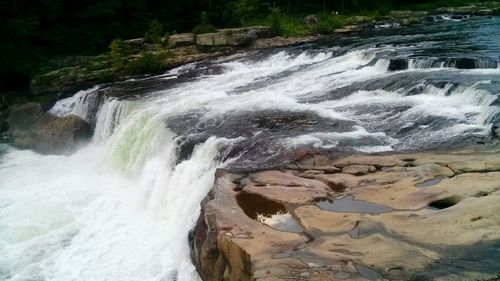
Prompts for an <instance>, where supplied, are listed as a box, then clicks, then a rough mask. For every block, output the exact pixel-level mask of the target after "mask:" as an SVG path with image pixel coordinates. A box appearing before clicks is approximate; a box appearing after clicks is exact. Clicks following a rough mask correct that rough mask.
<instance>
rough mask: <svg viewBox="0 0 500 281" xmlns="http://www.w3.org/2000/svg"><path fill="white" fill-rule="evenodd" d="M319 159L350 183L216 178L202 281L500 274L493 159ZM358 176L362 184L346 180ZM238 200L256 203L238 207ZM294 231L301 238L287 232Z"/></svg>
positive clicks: (199, 236) (498, 193) (498, 190)
mask: <svg viewBox="0 0 500 281" xmlns="http://www.w3.org/2000/svg"><path fill="white" fill-rule="evenodd" d="M315 159H319V160H318V161H317V162H318V164H321V165H327V164H328V163H335V164H336V165H341V166H342V167H343V172H342V173H336V174H326V173H324V171H323V170H322V168H319V167H315V166H314V163H313V167H312V168H314V169H309V170H306V171H304V170H300V168H299V167H300V165H298V166H295V169H296V170H293V169H292V170H287V171H263V172H256V173H248V174H244V175H233V174H231V173H228V172H224V171H219V172H218V174H217V178H216V182H215V185H214V188H213V190H212V192H211V193H210V195H209V197H207V199H206V200H205V201H204V202H203V203H202V206H203V210H204V212H203V213H202V215H201V216H200V219H199V221H198V224H197V226H196V228H195V229H194V231H193V237H192V241H193V243H192V244H193V256H194V260H195V264H196V265H197V267H198V269H199V271H200V272H201V274H202V276H203V278H204V280H318V281H319V280H340V279H341V278H342V280H366V279H371V280H382V279H384V280H409V279H415V278H417V277H418V278H424V279H429V280H440V279H442V278H445V277H446V278H448V279H446V278H445V279H442V280H459V279H460V278H461V277H464V276H466V279H467V280H486V279H488V278H494V277H495V276H496V275H497V274H498V271H499V269H498V268H495V267H494V266H493V267H492V266H491V265H493V264H496V263H497V262H498V260H499V258H500V253H499V252H498V251H496V252H495V251H491V249H498V245H499V244H500V242H499V241H500V215H499V214H500V171H496V170H495V169H497V168H498V166H497V164H498V163H497V161H498V160H499V159H500V154H499V153H498V151H491V152H490V154H487V155H486V154H483V153H479V152H478V153H475V152H468V153H453V152H450V153H447V154H431V153H415V154H400V155H388V156H362V155H359V156H351V157H345V158H342V159H337V160H335V161H331V160H330V159H328V158H318V157H316V156H315ZM375 163H378V165H379V166H378V167H379V169H378V170H377V169H375V168H374V166H373V164H375ZM485 167H486V168H485ZM289 168H293V166H291V167H289ZM308 168H311V167H308ZM350 170H351V171H350ZM354 170H356V171H357V170H359V171H362V173H361V174H359V173H354V174H358V175H357V176H355V175H353V174H351V173H345V172H355V171H354ZM455 171H461V173H458V174H457V173H455ZM301 175H307V178H301ZM233 182H237V183H238V185H236V184H235V183H233ZM236 187H237V188H236ZM334 187H337V190H334ZM340 187H342V188H340ZM241 194H251V196H250V197H249V198H253V200H257V201H252V202H246V201H243V202H242V201H238V199H237V198H240V200H241V198H243V197H241ZM245 198H246V197H245ZM258 198H261V199H258ZM245 200H246V199H245ZM259 200H260V201H259ZM245 202H246V203H245ZM259 202H260V203H259ZM272 202H275V203H272ZM250 203H251V204H250ZM274 205H276V206H279V207H277V208H274V209H273V207H272V206H274ZM378 209H380V211H377V210H378ZM290 221H293V222H295V223H296V224H297V225H298V226H299V229H300V231H299V232H298V233H297V231H296V229H294V230H293V231H292V230H291V229H290V230H287V228H286V227H283V225H286V224H287V223H289V222H290ZM482 253H483V254H482ZM436 265H439V266H438V267H436ZM478 268H480V269H481V270H478ZM449 278H451V279H449Z"/></svg>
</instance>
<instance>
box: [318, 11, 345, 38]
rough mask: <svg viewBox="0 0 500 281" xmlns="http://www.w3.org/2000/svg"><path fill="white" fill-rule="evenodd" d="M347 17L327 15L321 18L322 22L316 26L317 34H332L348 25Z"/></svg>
mask: <svg viewBox="0 0 500 281" xmlns="http://www.w3.org/2000/svg"><path fill="white" fill-rule="evenodd" d="M346 20H347V18H346V17H345V16H333V15H325V16H322V17H320V21H319V22H318V23H317V24H316V32H317V33H319V34H332V33H333V32H334V31H335V29H337V28H340V27H342V26H344V25H345V24H346Z"/></svg>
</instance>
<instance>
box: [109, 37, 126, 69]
mask: <svg viewBox="0 0 500 281" xmlns="http://www.w3.org/2000/svg"><path fill="white" fill-rule="evenodd" d="M130 53H131V51H130V48H129V47H128V46H127V45H126V44H125V42H124V41H123V40H122V39H120V38H117V39H115V40H113V41H111V44H110V45H109V59H110V61H111V65H112V66H113V67H114V68H122V67H123V66H124V65H125V63H126V58H127V57H128V56H129V55H130Z"/></svg>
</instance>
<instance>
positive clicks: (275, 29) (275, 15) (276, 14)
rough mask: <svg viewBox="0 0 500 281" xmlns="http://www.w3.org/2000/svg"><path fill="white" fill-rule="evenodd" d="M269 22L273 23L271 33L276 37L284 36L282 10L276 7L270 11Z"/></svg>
mask: <svg viewBox="0 0 500 281" xmlns="http://www.w3.org/2000/svg"><path fill="white" fill-rule="evenodd" d="M269 11H270V13H269V21H270V22H271V24H270V26H271V33H272V34H274V35H282V34H283V27H282V25H283V22H284V19H283V15H282V14H281V10H280V8H278V7H276V6H274V7H272V8H270V9H269Z"/></svg>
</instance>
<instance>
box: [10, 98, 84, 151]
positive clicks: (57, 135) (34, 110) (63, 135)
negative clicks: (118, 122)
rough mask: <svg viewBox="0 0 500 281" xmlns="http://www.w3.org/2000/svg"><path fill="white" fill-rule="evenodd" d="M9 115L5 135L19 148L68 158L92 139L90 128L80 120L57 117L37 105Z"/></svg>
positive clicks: (23, 106) (15, 109) (14, 111)
mask: <svg viewBox="0 0 500 281" xmlns="http://www.w3.org/2000/svg"><path fill="white" fill-rule="evenodd" d="M9 111H10V114H9V118H8V119H7V123H8V124H9V130H8V131H7V132H6V134H7V135H8V136H9V137H11V138H12V142H13V145H14V146H16V147H19V148H23V149H33V150H35V151H37V152H40V153H44V154H67V153H70V152H72V151H74V150H75V149H76V148H77V145H78V144H80V143H81V142H83V141H86V140H88V139H90V137H91V136H92V129H91V127H90V125H89V124H87V123H86V122H85V121H83V120H82V119H81V118H80V117H78V116H76V115H69V116H67V117H57V116H54V115H52V114H49V113H45V112H44V111H43V110H42V106H41V105H40V104H38V103H27V104H23V105H19V106H12V107H11V108H10V109H9Z"/></svg>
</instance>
